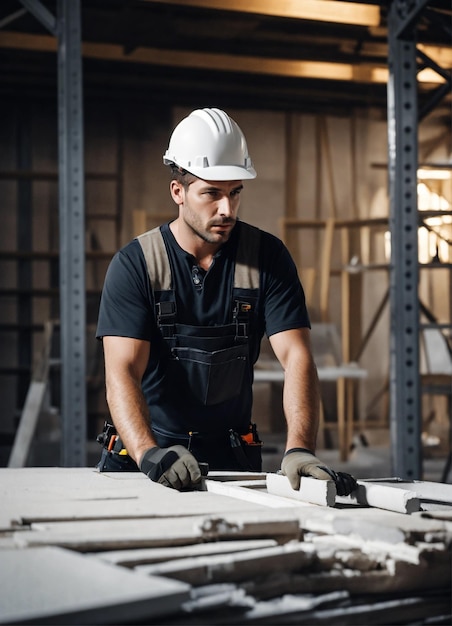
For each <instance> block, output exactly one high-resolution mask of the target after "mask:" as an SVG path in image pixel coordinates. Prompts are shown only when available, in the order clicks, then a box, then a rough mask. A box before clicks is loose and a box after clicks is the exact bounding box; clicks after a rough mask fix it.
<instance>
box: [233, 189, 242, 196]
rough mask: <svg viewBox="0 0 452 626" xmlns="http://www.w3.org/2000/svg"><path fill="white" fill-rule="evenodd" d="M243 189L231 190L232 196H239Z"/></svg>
mask: <svg viewBox="0 0 452 626" xmlns="http://www.w3.org/2000/svg"><path fill="white" fill-rule="evenodd" d="M241 191H242V190H241V189H234V191H231V196H239V195H240V192H241Z"/></svg>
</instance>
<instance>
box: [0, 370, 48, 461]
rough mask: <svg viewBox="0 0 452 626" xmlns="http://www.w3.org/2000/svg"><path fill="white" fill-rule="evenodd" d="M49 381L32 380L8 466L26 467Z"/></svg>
mask: <svg viewBox="0 0 452 626" xmlns="http://www.w3.org/2000/svg"><path fill="white" fill-rule="evenodd" d="M46 390H47V382H46V381H41V380H32V381H31V383H30V387H29V389H28V392H27V397H26V398H25V404H24V408H23V411H22V415H21V418H20V423H19V427H18V429H17V432H16V436H15V438H14V444H13V447H12V450H11V454H10V457H9V461H8V467H24V466H25V464H26V462H27V457H28V453H29V451H30V446H31V442H32V441H33V437H34V434H35V430H36V425H37V423H38V418H39V414H40V413H41V410H42V406H43V404H44V398H45V394H46Z"/></svg>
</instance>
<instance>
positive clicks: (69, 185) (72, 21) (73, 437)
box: [57, 0, 86, 467]
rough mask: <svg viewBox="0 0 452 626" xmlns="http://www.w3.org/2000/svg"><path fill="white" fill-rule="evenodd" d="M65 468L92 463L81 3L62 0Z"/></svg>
mask: <svg viewBox="0 0 452 626" xmlns="http://www.w3.org/2000/svg"><path fill="white" fill-rule="evenodd" d="M57 36H58V137H59V139H58V141H59V146H58V148H59V150H58V153H59V168H58V171H59V215H60V323H61V359H62V380H61V392H62V398H61V413H62V446H61V463H62V465H63V466H66V467H71V466H83V465H86V336H85V333H86V330H85V329H86V304H85V207H84V195H85V191H84V162H83V103H82V61H81V19H80V0H71V1H70V2H67V1H66V0H58V3H57Z"/></svg>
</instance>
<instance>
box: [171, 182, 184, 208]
mask: <svg viewBox="0 0 452 626" xmlns="http://www.w3.org/2000/svg"><path fill="white" fill-rule="evenodd" d="M170 193H171V197H172V199H173V200H174V202H175V203H176V204H177V205H178V206H180V205H181V204H182V203H183V202H184V199H185V189H184V186H183V185H182V184H181V183H180V182H178V181H177V180H172V181H171V182H170Z"/></svg>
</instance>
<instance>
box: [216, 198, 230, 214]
mask: <svg viewBox="0 0 452 626" xmlns="http://www.w3.org/2000/svg"><path fill="white" fill-rule="evenodd" d="M218 213H219V214H220V215H224V216H226V217H229V216H231V215H232V213H233V209H232V203H231V199H230V198H229V197H228V196H223V197H222V198H221V200H220V202H219V204H218Z"/></svg>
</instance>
